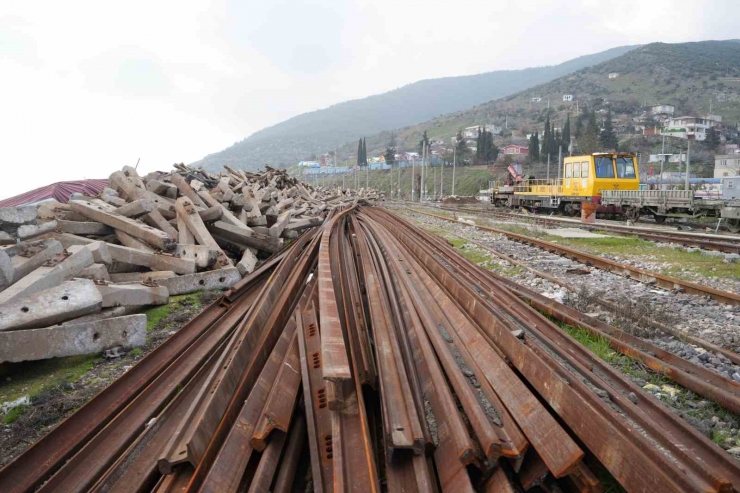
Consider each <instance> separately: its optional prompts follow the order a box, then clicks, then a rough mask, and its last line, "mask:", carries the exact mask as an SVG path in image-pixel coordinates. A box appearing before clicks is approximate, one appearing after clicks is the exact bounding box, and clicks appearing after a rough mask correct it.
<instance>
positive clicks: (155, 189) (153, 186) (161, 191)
mask: <svg viewBox="0 0 740 493" xmlns="http://www.w3.org/2000/svg"><path fill="white" fill-rule="evenodd" d="M146 189H147V191H149V192H152V193H156V194H157V195H164V196H165V197H170V198H172V199H176V198H177V187H176V186H175V185H173V184H172V183H165V182H163V181H159V180H149V181H147V184H146Z"/></svg>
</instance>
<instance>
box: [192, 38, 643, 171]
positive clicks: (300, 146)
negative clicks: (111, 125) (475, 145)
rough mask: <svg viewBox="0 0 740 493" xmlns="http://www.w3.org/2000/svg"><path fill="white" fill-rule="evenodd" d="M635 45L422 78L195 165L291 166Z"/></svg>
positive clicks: (281, 127) (294, 122)
mask: <svg viewBox="0 0 740 493" xmlns="http://www.w3.org/2000/svg"><path fill="white" fill-rule="evenodd" d="M634 48H635V47H634V46H622V47H618V48H612V49H610V50H607V51H604V52H601V53H596V54H592V55H587V56H582V57H579V58H575V59H573V60H570V61H567V62H565V63H561V64H559V65H555V66H550V67H537V68H528V69H524V70H506V71H496V72H488V73H484V74H477V75H468V76H461V77H446V78H441V79H430V80H422V81H419V82H415V83H413V84H409V85H407V86H404V87H401V88H399V89H396V90H393V91H390V92H387V93H384V94H378V95H375V96H370V97H367V98H364V99H358V100H353V101H347V102H344V103H339V104H336V105H334V106H331V107H329V108H325V109H322V110H318V111H313V112H310V113H304V114H302V115H298V116H296V117H294V118H291V119H289V120H286V121H284V122H282V123H279V124H277V125H274V126H272V127H269V128H266V129H264V130H260V131H259V132H256V133H254V134H252V135H251V136H250V137H248V138H246V139H244V140H242V141H241V142H237V143H236V144H234V145H233V146H231V147H229V148H227V149H225V150H223V151H221V152H217V153H214V154H210V155H208V156H206V157H205V158H203V159H202V160H201V161H199V162H198V163H196V164H199V165H203V166H205V167H206V168H211V169H220V168H221V166H222V165H223V164H226V163H228V164H231V165H232V166H237V167H241V168H244V169H253V168H256V167H258V166H261V165H262V164H264V163H270V164H272V165H276V166H289V165H293V164H295V163H296V162H297V161H300V160H301V159H305V158H307V157H308V156H310V155H311V154H314V153H315V154H321V153H324V152H327V151H328V150H330V149H332V148H334V147H335V146H340V145H343V144H345V143H346V142H348V141H352V140H355V141H356V139H357V138H359V137H360V136H363V135H370V134H374V133H376V132H380V131H382V130H389V129H394V128H400V127H405V126H408V125H413V124H416V123H419V122H423V121H425V120H428V119H430V118H433V117H434V116H437V115H441V114H445V113H450V112H453V111H459V110H462V109H465V108H469V107H471V106H474V105H476V104H481V103H484V102H487V101H491V100H492V99H496V98H500V97H503V96H506V95H508V94H512V93H514V92H516V91H519V90H521V89H522V88H527V87H532V86H534V85H537V84H541V83H543V82H547V81H550V80H553V79H555V78H557V77H561V76H563V75H566V74H569V73H572V72H574V71H576V70H579V69H582V68H584V67H588V66H591V65H595V64H598V63H601V62H603V61H605V60H609V59H612V58H615V57H618V56H620V55H623V54H624V53H626V52H628V51H629V50H632V49H634Z"/></svg>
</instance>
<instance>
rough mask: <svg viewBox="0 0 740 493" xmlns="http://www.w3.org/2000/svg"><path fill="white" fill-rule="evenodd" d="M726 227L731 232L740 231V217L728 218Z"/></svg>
mask: <svg viewBox="0 0 740 493" xmlns="http://www.w3.org/2000/svg"><path fill="white" fill-rule="evenodd" d="M727 228H728V229H729V230H730V231H732V232H733V233H740V219H728V220H727Z"/></svg>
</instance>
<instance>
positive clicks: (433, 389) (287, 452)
mask: <svg viewBox="0 0 740 493" xmlns="http://www.w3.org/2000/svg"><path fill="white" fill-rule="evenodd" d="M268 276H269V278H268ZM327 296H328V297H329V299H328V300H326V299H323V300H322V298H324V297H327ZM530 304H531V305H530ZM325 309H326V310H327V311H324V310H325ZM537 309H540V310H541V311H542V312H544V313H547V314H548V315H550V316H551V317H554V318H558V319H561V320H563V321H565V322H566V323H572V324H578V325H580V326H582V327H584V328H585V329H586V330H589V331H591V332H592V333H593V334H596V335H598V336H599V337H604V338H605V339H607V340H608V341H609V343H610V344H612V345H613V347H615V348H618V350H621V351H622V352H624V353H625V354H628V355H630V356H631V357H634V358H637V359H639V360H640V361H643V362H645V363H646V364H647V365H648V366H649V367H650V368H652V369H654V370H655V371H659V372H662V373H663V374H665V375H667V376H670V377H672V378H675V379H676V381H677V382H678V383H680V384H681V385H684V386H686V387H687V388H692V389H694V390H695V391H696V392H699V393H700V392H704V394H702V395H706V396H707V397H708V398H712V399H713V400H715V401H716V402H719V403H720V404H722V405H724V406H725V407H726V408H728V409H732V410H735V409H736V408H737V404H738V398H739V396H740V385H737V384H735V383H734V382H728V381H727V380H726V379H723V378H721V377H719V376H717V375H714V374H711V373H710V372H708V371H707V370H705V369H703V368H699V367H696V365H693V364H691V363H689V362H686V361H684V360H681V359H680V358H678V357H676V356H675V355H671V354H670V353H666V352H664V351H663V352H661V351H659V350H658V351H655V349H657V348H654V347H653V346H650V345H648V344H647V343H645V342H644V341H640V340H638V339H636V338H632V337H631V336H628V335H626V334H624V333H622V332H619V331H617V330H616V329H614V328H613V327H610V326H608V325H607V324H603V323H601V322H599V321H597V320H595V319H592V318H590V317H587V316H586V315H583V314H581V313H580V312H577V311H575V310H573V309H572V308H568V307H565V306H563V305H560V304H557V303H554V302H551V301H550V300H544V299H542V297H541V296H539V295H537V293H534V292H531V291H530V290H527V289H525V288H521V287H519V286H517V285H516V284H514V283H512V282H511V281H509V280H507V279H503V278H500V277H498V276H496V275H495V274H493V273H491V272H488V271H486V270H484V269H482V268H480V267H479V266H477V265H475V264H472V263H470V262H469V261H467V260H466V259H465V258H464V257H462V256H461V255H460V254H459V253H458V252H456V251H455V249H454V248H452V247H451V246H450V245H449V244H448V243H447V242H446V241H445V240H443V239H442V238H440V237H436V236H434V235H431V234H429V233H427V232H425V231H423V230H421V229H420V228H417V227H415V226H413V225H412V224H410V223H409V222H407V221H404V220H402V219H401V218H399V217H398V216H395V215H393V214H391V213H389V212H388V211H386V210H384V209H380V208H366V207H364V206H362V207H357V206H356V207H351V208H348V209H345V210H343V211H335V212H333V213H332V214H331V215H330V218H329V220H328V222H327V223H325V225H324V227H322V228H320V229H314V230H312V231H311V232H310V233H308V234H306V235H303V236H301V237H300V238H299V239H297V240H296V241H294V242H293V243H292V244H291V246H290V247H289V248H287V249H285V250H284V251H282V252H281V255H280V257H279V258H278V259H276V260H274V261H271V262H270V263H268V264H267V266H266V267H264V268H263V270H262V271H260V273H259V274H258V275H256V276H255V277H253V278H251V280H250V281H247V282H243V283H241V284H240V285H237V286H236V287H235V288H234V289H232V290H231V291H230V292H228V293H227V294H226V295H225V296H224V297H223V298H222V299H221V301H220V303H219V304H217V305H215V307H213V306H212V307H209V308H208V309H207V310H206V311H205V312H203V314H202V315H200V316H199V317H198V318H197V319H195V320H194V321H193V322H191V324H193V326H195V328H196V329H198V330H194V329H188V331H191V332H195V334H191V336H190V338H189V341H190V342H189V344H184V343H183V342H182V341H181V340H180V339H179V338H177V337H176V336H175V337H173V338H172V339H170V341H168V342H167V343H165V345H163V346H162V347H165V346H166V345H168V344H170V343H171V344H173V346H172V347H173V348H174V347H175V346H182V350H180V351H179V352H177V351H175V350H174V349H170V350H169V351H170V352H167V351H164V350H163V354H169V355H170V356H171V360H170V361H169V363H168V364H163V365H161V369H160V370H159V371H158V373H156V374H153V375H152V374H151V372H153V371H154V370H153V369H152V368H157V367H159V363H158V364H157V365H154V366H153V367H148V366H147V365H149V363H147V365H143V366H142V368H144V367H147V368H148V372H149V373H147V374H148V375H150V378H148V379H147V380H146V382H145V383H143V384H141V385H140V386H139V387H138V388H137V389H136V392H132V394H131V395H130V397H129V399H128V401H127V402H125V403H124V404H122V405H120V406H119V407H117V408H114V409H113V408H110V409H109V408H106V407H100V409H102V410H104V411H106V409H107V411H106V412H107V414H106V415H102V416H99V417H97V418H96V420H95V422H93V423H90V428H89V429H85V430H84V433H83V432H78V436H79V439H78V440H77V441H76V442H72V441H69V442H66V443H63V444H62V445H63V446H62V447H61V448H62V450H60V452H59V453H57V454H56V455H55V456H54V457H55V458H54V461H59V462H56V466H54V467H51V468H49V467H46V468H44V469H42V470H41V471H40V472H38V473H36V472H35V471H34V470H33V469H29V470H28V471H22V470H20V469H18V466H17V464H21V465H24V464H30V463H29V462H28V460H29V459H27V458H25V455H24V456H21V457H20V458H19V459H17V461H16V462H15V463H13V464H11V466H9V468H6V469H4V470H3V471H2V474H5V477H6V478H14V481H16V482H15V483H10V482H6V483H5V484H7V485H11V486H12V487H10V488H6V489H3V488H2V486H5V485H4V484H3V483H1V482H0V490H1V491H3V492H4V491H12V492H14V493H19V492H30V491H34V490H36V489H40V491H55V492H56V491H70V492H71V491H75V492H77V491H95V492H100V493H102V492H120V493H124V492H133V491H136V492H144V491H156V492H158V493H175V492H177V493H185V492H192V493H195V492H213V493H216V492H218V493H222V492H223V493H229V492H232V493H234V492H237V491H242V492H254V493H257V492H264V491H274V492H279V493H286V492H288V491H293V487H294V483H301V482H302V481H303V480H304V479H305V478H306V473H308V475H310V482H311V484H312V485H313V490H314V491H316V492H319V493H333V492H339V493H350V492H353V491H363V492H365V491H366V492H367V493H376V492H380V491H389V492H391V493H395V492H410V493H437V492H440V491H441V492H442V493H448V492H449V493H452V492H454V493H457V492H462V493H474V492H475V491H485V492H491V493H493V492H514V491H522V490H524V491H526V490H528V489H529V488H533V487H537V486H539V487H540V488H541V489H543V490H546V491H551V490H555V489H557V488H559V489H560V490H564V491H578V492H582V493H587V492H593V493H599V492H603V491H604V485H602V484H601V481H600V478H601V476H600V475H597V474H596V473H595V471H596V467H598V468H599V470H601V469H605V470H607V471H609V472H610V473H611V474H612V476H613V477H614V479H615V480H616V481H617V482H619V483H620V484H621V485H622V486H623V487H624V488H625V489H626V490H628V491H666V492H684V491H701V492H704V493H711V492H722V493H725V492H730V491H736V492H737V491H738V488H740V467H738V465H737V464H736V463H735V461H734V460H733V459H731V458H730V456H729V455H728V454H727V453H725V452H724V451H722V450H721V449H719V447H717V445H715V444H714V443H712V442H711V441H709V440H708V439H706V438H705V437H703V436H702V435H701V434H699V433H698V431H696V430H695V429H693V428H692V427H691V426H689V425H688V423H686V422H685V421H684V420H683V419H682V418H680V417H679V416H677V415H675V414H673V413H672V412H671V411H669V410H668V409H667V408H666V407H665V406H663V404H662V403H660V402H659V401H658V400H656V399H654V398H653V397H652V396H649V395H647V394H646V393H645V392H644V391H643V390H642V389H640V388H639V387H637V386H636V385H635V384H634V383H632V381H631V380H629V379H628V378H626V377H625V376H624V375H621V374H619V373H618V372H617V371H616V370H615V369H614V368H612V367H611V366H610V365H608V364H607V363H606V362H604V361H602V360H600V359H599V358H598V357H596V356H595V355H594V354H592V353H591V352H590V351H588V350H587V349H586V348H585V347H584V346H582V345H581V344H580V343H578V342H577V341H575V340H574V339H573V338H572V337H570V336H569V335H568V333H567V332H565V331H563V330H562V329H560V328H559V327H558V326H556V325H555V324H554V323H553V322H551V321H550V319H548V318H546V317H545V316H544V315H543V314H542V313H540V312H539V311H537ZM196 320H202V321H201V322H199V323H200V324H202V325H198V324H197V323H196ZM325 324H326V325H325ZM189 325H190V324H189ZM186 328H187V326H186ZM186 328H183V329H182V331H185V330H186ZM515 331H516V332H521V333H522V334H523V338H521V336H517V335H515V334H514V332H515ZM185 333H186V334H187V333H188V332H185ZM183 337H184V336H183ZM326 337H328V338H329V340H328V341H325V338H326ZM172 341H174V342H172ZM325 343H326V344H328V347H327V346H326V345H325ZM327 349H329V351H327ZM336 349H341V350H342V351H343V354H344V359H346V368H344V369H343V368H342V365H343V361H340V360H342V357H341V356H342V354H339V355H337V354H335V350H336ZM330 353H331V354H332V355H331V356H330V359H333V362H332V363H331V364H332V368H331V369H330V371H327V369H326V363H327V362H326V360H325V355H327V354H330ZM152 354H155V353H152ZM144 361H146V358H145V360H143V361H142V362H144ZM137 366H138V365H137ZM135 368H136V367H134V369H132V370H131V371H134V370H135ZM124 378H125V376H124V377H122V380H124ZM124 381H125V380H124ZM632 394H634V396H636V399H634V398H632V397H629V398H628V396H630V395H632ZM101 395H104V394H101ZM96 399H97V398H96ZM96 399H93V401H91V403H90V404H89V406H91V408H94V407H95V406H99V404H97V403H95V401H96ZM635 400H636V402H635ZM100 402H103V401H102V400H101V401H100ZM109 407H110V406H109ZM83 410H84V408H83ZM83 410H81V411H80V412H82V411H83ZM68 421H69V420H68ZM71 422H72V423H73V425H74V426H77V427H79V426H80V424H79V423H75V421H71ZM63 425H64V423H63ZM60 426H62V425H60ZM70 426H72V425H70ZM72 431H75V430H74V427H73V428H72ZM52 433H54V432H52ZM50 436H51V434H50ZM72 436H75V435H74V434H73V435H72ZM40 446H41V445H40ZM43 446H44V447H47V445H43ZM32 450H33V449H31V450H29V453H30V454H31V455H29V456H32V455H33V454H37V452H32ZM48 450H50V451H51V452H52V453H53V452H54V449H53V448H50V449H48ZM60 457H62V459H59V458H60ZM304 458H308V463H306V462H305V459H304ZM29 471H31V473H30V474H29V473H28V472H29ZM24 474H25V477H24ZM2 477H3V476H2V475H0V478H2Z"/></svg>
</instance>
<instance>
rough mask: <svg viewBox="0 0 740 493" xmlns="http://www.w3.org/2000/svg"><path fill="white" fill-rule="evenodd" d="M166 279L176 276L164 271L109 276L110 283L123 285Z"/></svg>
mask: <svg viewBox="0 0 740 493" xmlns="http://www.w3.org/2000/svg"><path fill="white" fill-rule="evenodd" d="M168 277H177V274H175V273H174V272H172V271H166V270H157V271H152V272H123V273H121V274H111V275H110V278H111V281H113V282H116V283H124V282H138V283H141V282H144V281H148V280H149V279H152V280H154V281H156V280H157V279H167V278H168Z"/></svg>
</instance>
